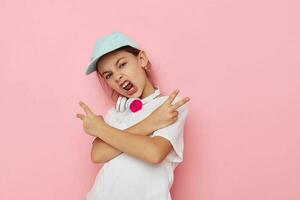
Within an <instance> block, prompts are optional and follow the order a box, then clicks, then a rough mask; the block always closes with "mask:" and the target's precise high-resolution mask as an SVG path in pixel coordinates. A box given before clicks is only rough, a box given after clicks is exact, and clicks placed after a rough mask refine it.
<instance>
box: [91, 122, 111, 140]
mask: <svg viewBox="0 0 300 200" xmlns="http://www.w3.org/2000/svg"><path fill="white" fill-rule="evenodd" d="M107 127H108V125H107V124H101V125H100V126H97V128H96V130H95V133H94V135H95V137H98V138H100V139H101V134H102V133H103V132H104V131H105V129H106V128H107Z"/></svg>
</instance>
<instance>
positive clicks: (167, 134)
mask: <svg viewBox="0 0 300 200" xmlns="http://www.w3.org/2000/svg"><path fill="white" fill-rule="evenodd" d="M100 58H101V59H100ZM149 65H150V62H149V60H148V58H147V56H146V54H145V52H144V51H143V50H140V48H139V47H138V45H137V44H136V43H135V42H134V41H133V40H132V39H130V38H129V37H128V36H126V35H125V34H123V33H121V32H112V33H111V34H109V35H106V36H104V37H102V38H100V39H98V40H97V42H96V45H95V48H94V50H93V54H92V57H91V63H90V64H89V65H88V67H87V69H86V74H90V73H92V72H93V71H96V73H97V75H98V77H99V78H100V80H101V81H102V82H103V83H105V84H106V85H107V86H109V88H110V89H111V90H112V91H113V92H115V93H116V94H117V97H118V98H117V99H116V98H115V99H113V100H114V101H115V103H116V105H115V106H113V107H111V108H110V109H109V110H108V111H107V112H106V115H105V116H104V118H103V117H102V116H101V115H96V114H94V113H93V112H92V111H91V109H90V108H89V107H88V106H87V105H86V104H84V103H83V102H80V106H81V107H82V108H83V110H84V111H85V114H86V115H83V114H77V117H78V118H80V119H81V120H82V121H83V127H84V130H85V132H86V133H87V134H89V135H91V136H94V137H95V139H94V141H93V145H92V150H91V159H92V161H93V162H94V163H104V164H103V166H102V168H101V170H99V172H98V174H97V176H96V178H95V181H94V185H93V187H92V188H91V190H90V191H89V192H88V194H87V196H86V199H87V200H171V195H170V188H171V186H172V184H173V175H174V174H173V172H174V170H175V168H176V167H177V165H178V164H179V163H180V162H182V161H183V127H184V123H185V120H186V117H187V114H188V109H187V106H186V105H185V103H186V102H187V101H189V98H184V99H182V98H180V97H179V96H177V94H178V92H179V91H178V90H176V91H174V92H172V93H171V94H170V95H169V96H167V95H162V94H161V93H160V91H159V88H158V87H157V86H155V85H154V84H153V82H152V81H151V78H150V73H149V72H150V66H149Z"/></svg>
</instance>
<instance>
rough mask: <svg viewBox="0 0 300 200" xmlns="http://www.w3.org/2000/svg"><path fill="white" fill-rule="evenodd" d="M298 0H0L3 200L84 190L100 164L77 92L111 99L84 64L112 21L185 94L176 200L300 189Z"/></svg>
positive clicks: (92, 100)
mask: <svg viewBox="0 0 300 200" xmlns="http://www.w3.org/2000/svg"><path fill="white" fill-rule="evenodd" d="M299 10H300V3H299V1H297V0H272V1H271V0H253V1H241V0H231V1H225V0H212V1H211V0H210V1H208V0H204V1H197V0H193V1H170V0H167V1H158V0H151V1H137V0H132V1H96V0H94V1H83V0H81V1H80V0H75V1H71V0H69V1H55V0H54V1H49V0H48V1H38V0H32V1H28V0H18V1H13V0H12V1H8V0H0V24H1V33H0V36H1V37H0V56H1V59H0V81H1V82H0V91H1V98H0V105H1V116H0V118H1V119H0V121H1V131H0V132H1V140H0V158H1V165H0V169H1V170H0V199H1V200H21V199H22V200H23V199H24V200H83V199H84V198H85V196H86V193H87V192H88V190H89V189H90V188H91V186H92V185H93V182H94V178H95V175H96V173H97V171H98V170H99V169H100V168H101V166H102V165H101V164H94V163H92V162H91V159H90V149H91V142H92V140H93V137H91V136H89V135H87V134H86V133H85V132H84V130H83V127H82V122H81V120H80V119H79V118H76V114H77V113H83V110H82V108H81V107H80V106H79V104H78V102H79V101H80V100H82V101H83V102H85V103H86V104H87V105H88V106H90V108H91V109H92V110H93V111H94V112H96V113H98V114H104V112H105V111H106V109H107V108H108V107H109V106H111V104H110V101H109V98H107V97H106V95H105V93H104V92H103V90H102V88H101V85H100V84H99V82H98V80H97V77H96V74H95V73H94V74H92V75H89V76H86V75H85V74H84V72H85V67H86V65H87V64H88V62H89V58H90V53H91V52H92V48H93V45H94V43H95V40H96V38H97V37H99V36H102V35H104V34H108V33H110V32H111V31H113V30H117V31H122V32H124V33H126V34H128V35H129V36H131V37H132V38H134V39H135V40H136V41H137V42H138V43H139V44H140V45H141V46H142V47H143V49H144V50H145V51H146V53H147V55H148V57H149V58H150V60H151V62H152V64H153V71H154V73H155V77H156V79H157V80H158V83H159V86H160V88H161V91H162V92H163V93H164V94H169V93H171V92H172V91H173V90H174V89H176V88H179V89H180V93H179V95H181V96H183V97H184V96H189V97H190V98H191V100H190V101H189V102H188V103H187V104H188V106H189V108H190V113H189V116H188V119H187V122H186V126H185V135H184V138H185V143H184V144H185V145H184V162H183V163H181V164H180V165H179V166H178V168H176V170H175V182H174V184H173V187H172V189H171V193H172V196H173V199H174V200H200V199H201V200H253V199H255V200H299V199H300V190H299V185H300V147H299V143H300V123H299V119H300V103H299V102H300V68H299V67H300V37H299V35H300V28H299V26H300V14H299Z"/></svg>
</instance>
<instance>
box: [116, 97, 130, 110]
mask: <svg viewBox="0 0 300 200" xmlns="http://www.w3.org/2000/svg"><path fill="white" fill-rule="evenodd" d="M126 99H127V98H126V97H123V96H119V97H118V100H117V102H116V110H117V111H118V112H124V109H125V108H124V106H125V103H126Z"/></svg>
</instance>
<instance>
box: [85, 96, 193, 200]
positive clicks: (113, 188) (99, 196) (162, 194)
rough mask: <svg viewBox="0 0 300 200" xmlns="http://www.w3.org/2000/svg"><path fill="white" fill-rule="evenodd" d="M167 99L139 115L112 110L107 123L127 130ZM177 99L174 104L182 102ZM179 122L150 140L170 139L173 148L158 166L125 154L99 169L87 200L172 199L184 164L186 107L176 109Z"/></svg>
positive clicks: (153, 103)
mask: <svg viewBox="0 0 300 200" xmlns="http://www.w3.org/2000/svg"><path fill="white" fill-rule="evenodd" d="M167 98H168V96H159V97H156V98H154V99H152V100H151V101H150V102H147V103H146V104H144V105H143V108H142V109H141V110H139V111H138V112H136V113H131V112H130V111H127V112H124V113H122V112H117V111H116V110H115V108H114V107H111V108H110V109H108V111H107V112H106V115H105V116H104V120H105V122H106V123H108V124H109V125H110V126H113V127H115V128H118V129H120V130H124V129H126V128H129V127H131V126H133V125H134V124H136V123H138V122H139V121H142V120H143V119H144V118H146V117H147V116H148V115H150V114H151V113H152V112H153V111H154V110H155V109H156V108H157V107H159V106H160V105H161V104H162V103H163V102H164V101H165V100H166V99H167ZM180 99H181V97H180V96H178V95H177V96H176V98H175V99H174V101H173V102H172V104H174V103H175V102H177V101H178V100H180ZM177 111H178V120H177V121H176V122H175V123H173V124H171V125H169V126H167V127H164V128H162V129H159V130H156V131H154V132H153V133H152V134H151V135H149V137H154V136H161V137H164V138H166V139H168V140H169V141H170V142H171V144H172V146H173V149H172V150H171V151H170V153H169V154H168V155H167V156H166V158H165V159H164V160H163V161H162V162H160V163H159V164H151V163H149V162H146V161H143V160H141V159H138V158H136V157H134V156H131V155H129V154H126V153H121V154H120V155H118V156H116V157H115V158H113V159H111V160H109V161H107V162H105V163H104V164H103V166H102V168H101V169H100V170H99V172H98V174H97V176H96V178H95V181H94V185H93V187H92V188H91V190H90V191H89V192H88V193H87V196H86V199H87V200H171V194H170V189H171V186H172V184H173V177H174V174H173V172H174V170H175V168H176V167H177V166H178V164H179V163H181V162H182V161H183V145H184V142H183V128H184V123H185V119H186V117H187V114H188V108H187V106H186V104H184V105H182V106H181V107H179V108H178V109H177Z"/></svg>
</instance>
